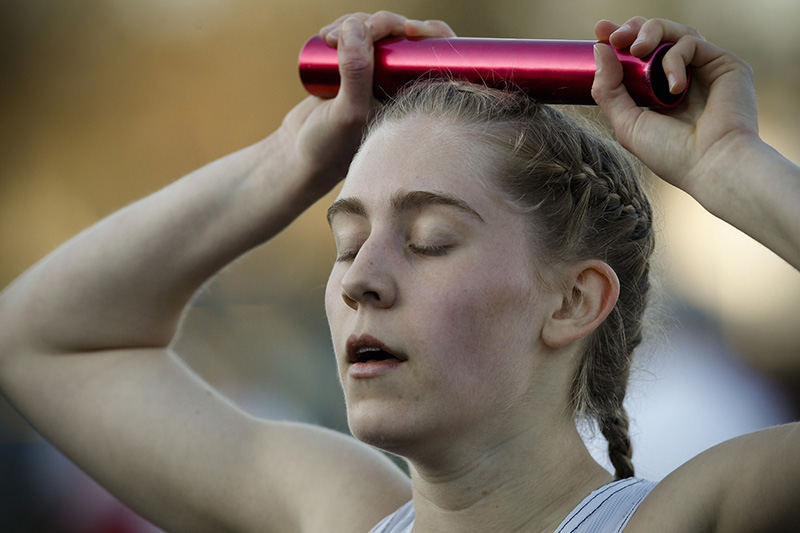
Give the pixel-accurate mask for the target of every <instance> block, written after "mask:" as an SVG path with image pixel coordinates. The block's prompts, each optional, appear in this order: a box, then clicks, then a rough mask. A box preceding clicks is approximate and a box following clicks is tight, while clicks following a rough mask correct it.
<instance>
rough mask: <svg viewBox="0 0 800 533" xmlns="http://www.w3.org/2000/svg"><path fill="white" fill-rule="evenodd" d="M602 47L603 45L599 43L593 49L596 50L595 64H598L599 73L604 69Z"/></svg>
mask: <svg viewBox="0 0 800 533" xmlns="http://www.w3.org/2000/svg"><path fill="white" fill-rule="evenodd" d="M600 46H601V45H600V44H599V43H595V45H594V47H593V49H594V62H595V63H596V64H597V72H600V69H601V68H602V61H600Z"/></svg>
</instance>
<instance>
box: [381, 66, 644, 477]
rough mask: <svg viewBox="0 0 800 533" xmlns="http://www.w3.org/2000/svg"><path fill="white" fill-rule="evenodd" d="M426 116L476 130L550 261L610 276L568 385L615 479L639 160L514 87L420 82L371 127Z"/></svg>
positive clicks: (622, 467) (638, 214) (640, 213)
mask: <svg viewBox="0 0 800 533" xmlns="http://www.w3.org/2000/svg"><path fill="white" fill-rule="evenodd" d="M410 116H427V117H432V118H434V119H437V120H441V121H444V122H445V123H452V124H453V125H454V126H462V127H465V128H466V129H465V130H464V131H466V132H468V133H470V134H471V135H475V136H477V138H478V139H481V140H482V141H483V142H485V143H486V144H487V145H488V146H489V147H490V148H491V149H492V151H493V152H494V153H495V154H496V155H497V156H498V157H497V158H496V161H497V162H498V164H497V174H496V176H495V178H496V185H497V187H498V188H499V190H500V191H501V192H502V193H504V194H505V196H506V197H507V198H508V200H509V201H510V202H511V203H512V204H513V205H515V206H516V207H517V208H519V209H521V210H522V211H524V212H526V213H527V214H528V215H529V216H530V217H531V218H532V221H533V223H534V226H533V228H535V232H534V234H535V238H534V241H535V244H534V245H535V246H537V249H538V250H539V251H540V252H541V253H540V255H542V256H544V257H545V258H546V260H547V262H548V265H550V266H557V265H558V264H566V263H570V262H573V261H580V260H583V259H590V258H594V259H600V260H602V261H604V262H606V263H607V264H608V265H609V266H611V268H613V269H614V271H615V272H616V274H617V277H618V278H619V281H620V296H619V300H618V301H617V304H616V305H615V307H614V309H613V310H612V312H611V314H610V315H609V316H608V318H607V319H606V320H605V321H604V322H603V323H602V324H601V325H600V326H599V327H598V328H597V329H596V330H595V331H594V332H593V333H592V334H591V336H590V338H589V339H588V342H587V343H586V347H585V350H584V353H583V354H582V357H581V359H580V362H579V364H578V367H577V369H576V372H575V374H574V376H573V379H572V384H571V390H570V408H571V409H572V414H573V415H574V416H575V418H576V419H588V420H595V421H596V422H597V424H598V427H599V428H600V430H601V432H602V433H603V436H604V437H605V438H606V440H607V441H608V454H609V457H610V459H611V463H612V464H613V466H614V468H615V471H616V477H617V478H618V479H621V478H625V477H630V476H633V474H634V470H633V464H632V462H631V457H632V448H631V442H630V438H629V435H628V415H627V413H626V411H625V408H624V407H623V400H624V398H625V392H626V389H627V383H628V375H629V373H630V367H631V362H632V358H633V351H634V349H635V348H636V347H637V346H638V345H639V343H640V342H641V340H642V317H643V313H644V309H645V307H646V301H647V294H648V291H649V288H650V281H649V258H650V255H651V253H652V250H653V246H654V238H653V231H652V213H651V208H650V203H649V202H648V200H647V197H646V196H645V194H644V192H643V190H642V188H641V186H640V185H639V182H638V178H639V174H640V170H639V169H640V167H639V165H638V163H637V162H636V161H635V160H634V159H633V157H632V156H630V155H629V154H628V153H627V152H626V151H624V150H623V149H622V148H621V147H620V146H619V145H617V144H616V143H614V142H613V141H610V140H607V139H604V138H602V136H600V135H597V134H594V133H592V132H589V131H588V130H587V129H586V128H585V127H582V126H578V125H577V123H576V122H575V121H573V120H572V119H570V118H568V117H566V116H565V115H564V114H563V113H561V112H560V111H558V110H557V109H555V108H553V107H550V106H546V105H541V104H537V103H536V102H534V101H532V100H531V99H530V98H528V97H527V96H526V95H524V94H522V93H520V92H517V91H501V90H496V89H489V88H486V87H483V86H478V85H473V84H468V83H463V82H456V81H432V82H419V83H417V84H414V85H412V86H410V87H409V88H407V89H406V90H405V91H404V92H402V93H401V94H400V95H399V96H398V97H397V98H396V99H394V100H393V101H392V102H390V103H389V104H387V105H386V106H384V107H383V108H382V109H381V110H380V111H379V113H378V114H377V116H376V117H375V119H374V120H373V122H372V125H371V127H370V128H369V129H368V132H367V135H369V132H370V131H373V130H374V129H375V128H376V127H377V126H379V125H381V124H383V123H386V122H392V121H398V120H401V119H403V118H407V117H410Z"/></svg>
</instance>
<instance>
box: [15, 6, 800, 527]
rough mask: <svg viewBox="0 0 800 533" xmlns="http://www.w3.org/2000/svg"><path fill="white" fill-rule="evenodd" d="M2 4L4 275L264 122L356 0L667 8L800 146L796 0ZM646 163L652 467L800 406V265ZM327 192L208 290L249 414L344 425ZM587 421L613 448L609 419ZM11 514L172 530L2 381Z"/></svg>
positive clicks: (563, 28)
mask: <svg viewBox="0 0 800 533" xmlns="http://www.w3.org/2000/svg"><path fill="white" fill-rule="evenodd" d="M0 6H2V7H0V136H2V137H1V139H0V286H5V285H7V284H8V283H10V282H11V281H12V280H13V279H14V278H15V277H17V276H18V275H19V274H21V273H22V272H23V271H24V270H25V269H26V268H27V267H28V266H30V265H31V264H33V263H35V262H36V261H37V260H38V259H40V258H41V257H42V256H44V255H45V254H46V253H48V252H49V251H50V250H52V249H53V248H54V247H56V246H57V245H58V244H59V243H61V242H63V241H64V240H66V239H68V238H69V237H70V236H72V235H74V234H75V233H77V232H79V231H80V230H81V229H83V228H85V227H87V226H88V225H90V224H92V223H93V222H95V221H97V220H98V219H100V218H102V217H103V216H105V215H107V214H109V213H111V212H112V211H114V210H116V209H117V208H120V207H122V206H124V205H126V204H127V203H130V202H132V201H133V200H135V199H137V198H139V197H141V196H143V195H146V194H148V193H151V192H153V191H155V190H157V189H159V188H160V187H162V186H164V185H166V184H168V183H170V182H171V181H172V180H174V179H176V178H178V177H180V176H181V175H183V174H185V173H187V172H189V171H191V170H193V169H195V168H197V167H198V166H201V165H203V164H204V163H207V162H209V161H211V160H213V159H215V158H217V157H220V156H222V155H224V154H226V153H228V152H231V151H233V150H236V149H238V148H240V147H243V146H246V145H248V144H251V143H253V142H255V141H257V140H259V139H260V138H262V137H263V136H265V135H267V134H268V133H269V132H271V131H272V130H273V129H274V128H276V127H277V126H278V124H279V123H280V121H281V119H282V117H283V116H284V114H285V113H286V112H287V111H288V110H289V109H290V108H291V107H292V106H293V105H294V104H295V103H296V102H298V101H299V100H300V99H301V98H303V97H304V92H303V89H302V86H301V85H300V82H299V79H298V75H297V64H296V63H297V54H298V52H299V50H300V47H301V46H302V44H303V43H304V42H305V40H306V39H307V38H308V37H309V36H311V35H312V34H314V33H315V32H317V31H318V29H319V28H320V27H321V26H323V25H325V24H327V23H329V22H330V21H332V20H334V19H335V18H336V17H338V16H339V15H341V14H343V13H345V12H349V11H375V10H378V9H389V10H394V11H399V12H401V13H404V14H407V15H408V16H409V17H412V18H419V19H426V18H441V19H444V20H447V21H448V22H449V23H450V24H451V26H452V27H453V28H454V29H455V31H456V32H457V33H458V34H459V35H462V36H476V37H517V38H552V39H591V38H593V32H592V28H593V24H594V22H595V21H596V20H598V19H600V18H608V19H611V20H614V21H617V22H623V21H624V20H626V19H627V18H629V17H630V16H632V15H634V14H642V15H645V16H663V17H668V18H673V19H676V20H678V21H681V22H685V23H687V24H690V25H692V26H695V27H697V28H698V29H700V31H701V32H702V33H703V35H704V36H705V37H706V38H708V39H709V40H712V41H714V42H716V43H718V44H720V45H721V46H723V47H724V48H727V49H730V50H732V51H734V52H735V53H736V54H738V55H740V56H742V57H743V58H745V59H746V60H747V61H749V62H750V64H751V65H752V66H753V68H754V70H755V74H756V82H757V92H758V97H759V111H760V121H761V122H760V127H761V132H762V135H763V137H764V138H765V139H766V140H767V141H768V142H770V143H771V144H772V145H773V146H774V147H776V148H777V149H778V150H780V151H781V152H783V153H784V154H785V155H787V156H788V157H789V158H790V159H793V160H794V161H800V143H799V142H798V141H799V140H800V101H799V100H798V98H797V95H798V94H800V67H799V66H798V65H800V39H798V37H797V32H796V29H795V28H794V27H793V21H796V20H798V18H800V3H798V2H796V1H794V0H764V1H762V2H749V1H745V0H727V1H724V2H723V1H722V0H714V1H705V2H674V1H673V0H636V1H633V0H624V1H616V2H596V1H588V0H566V1H562V2H545V1H536V0H524V1H522V0H495V1H494V2H482V1H474V0H462V1H455V0H453V1H444V0H442V1H436V0H426V1H422V0H407V1H404V2H400V1H388V0H387V1H382V2H377V1H367V0H365V1H361V2H355V1H350V0H340V1H338V2H323V1H305V2H304V1H300V2H298V1H296V0H294V1H289V0H265V1H244V0H196V1H195V0H192V1H190V0H139V1H137V2H131V1H128V0H71V1H70V2H55V1H45V0H26V1H22V0H17V1H13V0H0ZM793 35H794V37H792V36H793ZM648 179H649V180H650V181H651V182H652V188H653V193H654V202H655V203H656V204H657V206H658V207H657V208H658V210H659V213H660V220H659V235H658V239H659V250H658V257H657V263H658V269H657V270H658V274H659V279H660V282H659V285H660V287H659V290H658V291H657V292H658V294H657V298H656V302H655V306H654V310H655V312H654V313H653V314H654V318H653V320H652V327H651V330H652V331H651V334H650V336H649V339H648V341H647V342H646V344H645V345H644V346H643V347H642V349H641V350H640V353H639V360H638V364H637V371H636V372H635V374H634V376H633V380H632V384H631V391H630V394H629V400H628V406H629V409H630V411H631V413H632V417H633V419H634V421H633V426H632V434H633V438H634V446H635V450H636V453H635V456H634V459H635V464H636V466H637V472H638V474H639V475H641V476H644V477H649V478H652V479H659V478H661V477H663V476H664V475H666V473H668V472H669V471H671V470H672V469H674V468H675V467H676V466H678V465H679V464H681V463H682V462H684V461H685V460H686V459H688V458H690V457H692V456H693V455H695V454H697V453H698V452H699V451H701V450H703V449H705V448H707V447H709V446H711V445H713V444H715V443H717V442H719V441H721V440H725V439H727V438H730V437H732V436H735V435H739V434H742V433H745V432H748V431H752V430H755V429H758V428H761V427H764V426H768V425H773V424H776V423H780V422H785V421H789V420H792V419H797V416H798V413H799V412H800V318H798V317H800V274H798V273H797V272H796V271H794V270H793V269H792V268H791V267H789V266H788V265H787V264H786V263H785V262H784V261H782V260H781V259H779V258H777V257H775V256H774V255H773V254H772V253H770V252H769V251H767V250H766V249H764V248H763V247H762V246H760V245H758V244H756V243H754V242H753V241H752V240H750V239H749V238H747V237H745V236H744V235H742V234H741V233H739V232H738V231H736V230H735V229H732V228H731V227H729V226H727V225H725V224H724V223H721V222H718V221H716V220H714V219H713V218H712V217H711V216H710V215H708V214H707V213H705V212H704V211H703V210H702V209H701V208H700V207H698V206H697V205H696V204H695V203H694V202H693V201H692V200H691V199H689V198H688V197H687V196H686V195H684V194H683V193H681V192H680V191H677V190H675V189H673V188H670V187H668V186H666V185H663V184H661V183H659V182H658V181H657V180H654V179H652V178H648ZM334 194H335V193H334ZM331 198H332V197H328V198H326V199H325V200H323V201H321V202H319V203H318V204H317V205H315V206H314V207H313V208H311V209H310V210H309V211H308V212H307V213H306V214H304V215H303V216H302V217H301V218H300V219H299V220H298V221H297V222H296V223H295V224H294V225H293V226H291V227H290V228H289V229H287V230H286V231H284V232H283V233H282V234H281V235H280V236H279V237H278V238H276V239H275V240H274V241H273V242H270V243H269V244H267V245H265V246H263V247H261V248H259V249H257V250H255V251H253V252H252V253H250V254H249V255H247V256H245V257H244V258H242V259H240V260H239V261H237V262H236V263H234V264H233V265H231V266H229V267H228V268H226V269H225V270H224V271H223V272H221V273H220V274H219V275H218V276H217V277H216V278H215V279H214V281H213V282H211V283H210V284H209V285H208V286H207V287H206V288H205V289H204V290H203V291H202V292H201V293H200V294H199V295H197V297H196V298H195V299H194V301H193V303H192V305H191V307H190V309H189V311H188V314H187V316H186V320H185V323H184V326H183V329H182V332H181V335H180V338H179V339H178V340H177V342H176V349H177V350H178V351H179V353H181V355H183V356H184V357H185V359H186V360H187V361H188V363H189V364H190V365H191V366H192V367H193V368H194V369H195V370H196V371H197V372H198V373H199V374H200V375H202V376H203V377H204V378H205V379H207V380H208V381H210V382H211V383H213V384H214V385H215V386H216V387H217V388H219V389H220V390H222V391H223V392H224V393H225V394H227V395H228V396H229V397H231V398H232V399H233V400H235V401H236V402H237V403H239V404H240V405H241V406H243V407H244V408H245V409H246V410H248V411H250V412H253V413H255V414H258V415H262V416H268V417H276V418H283V419H295V420H305V421H310V422H315V423H319V424H324V425H326V426H329V427H333V428H336V429H339V430H342V431H347V428H346V422H345V417H344V411H343V402H342V400H341V393H340V391H339V388H338V382H337V379H336V375H335V370H334V363H333V360H332V356H331V353H332V351H331V349H330V345H329V336H328V331H327V325H326V320H325V316H324V312H323V306H322V299H323V290H324V285H325V280H326V276H327V273H328V269H329V267H330V264H331V262H332V259H333V256H334V252H333V247H332V242H331V239H330V236H329V234H328V229H327V226H326V223H325V222H324V210H325V209H326V208H327V205H329V203H330V201H331ZM187 238H190V236H188V235H187ZM300 250H302V253H298V251H300ZM586 433H587V441H589V443H590V447H591V448H592V450H593V452H594V453H596V454H597V455H598V457H599V458H600V459H601V460H604V451H603V449H602V447H603V442H602V438H601V437H594V436H593V435H592V432H591V430H589V429H587V432H586ZM0 530H2V531H97V532H100V531H109V532H110V531H114V532H138V531H142V532H144V531H157V530H156V529H155V528H153V526H150V525H149V524H148V523H147V522H145V521H144V520H142V519H139V518H138V517H136V516H135V515H134V514H133V513H132V512H130V511H128V510H127V509H126V508H125V507H124V506H123V505H121V504H119V503H118V502H117V501H116V500H115V499H114V498H113V497H112V496H110V495H109V494H107V493H106V492H105V491H104V490H103V489H101V488H99V487H98V486H97V485H95V484H94V483H93V482H92V481H90V480H88V479H87V478H86V477H85V476H84V475H83V474H82V473H81V472H80V470H78V469H77V468H76V467H74V466H73V465H72V464H71V463H70V462H69V461H68V460H67V459H65V458H64V457H62V456H61V455H60V454H59V453H58V452H56V451H55V450H54V449H52V448H51V447H50V446H49V445H48V444H47V443H45V442H44V441H42V440H41V438H40V437H38V435H37V434H36V433H35V431H34V430H32V429H31V428H30V427H29V426H28V425H27V424H26V423H25V422H24V420H23V419H22V418H21V417H20V416H19V415H18V414H16V412H15V411H14V410H13V408H12V407H11V406H10V405H8V404H7V403H2V400H0Z"/></svg>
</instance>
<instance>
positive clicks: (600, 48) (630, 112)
mask: <svg viewBox="0 0 800 533" xmlns="http://www.w3.org/2000/svg"><path fill="white" fill-rule="evenodd" d="M594 54H595V61H596V63H597V72H596V73H595V77H594V83H593V84H592V98H594V100H595V102H597V105H598V106H600V108H601V109H602V110H603V113H604V114H605V115H606V117H608V119H609V121H610V122H611V126H612V127H613V128H614V132H615V134H616V136H617V140H618V141H619V142H620V144H622V145H623V146H625V147H626V148H627V147H629V143H630V140H631V138H632V137H633V130H634V127H635V124H636V121H637V120H638V118H639V116H640V115H641V113H642V112H643V111H642V109H640V108H639V107H637V105H636V103H635V102H634V101H633V99H632V98H631V96H630V95H629V94H628V91H627V89H626V88H625V86H624V85H623V84H622V64H621V63H620V62H619V59H617V55H616V54H615V53H614V51H613V50H612V49H611V47H610V46H608V45H606V44H600V43H598V44H595V45H594Z"/></svg>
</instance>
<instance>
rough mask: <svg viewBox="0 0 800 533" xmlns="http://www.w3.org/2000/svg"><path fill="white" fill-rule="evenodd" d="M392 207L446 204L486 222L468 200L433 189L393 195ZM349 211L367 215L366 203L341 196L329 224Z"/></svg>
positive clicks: (401, 209) (405, 208)
mask: <svg viewBox="0 0 800 533" xmlns="http://www.w3.org/2000/svg"><path fill="white" fill-rule="evenodd" d="M391 203H392V209H393V210H394V211H396V212H398V213H403V212H407V211H413V210H415V209H423V208H425V207H428V206H435V205H444V206H449V207H455V208H456V209H458V210H460V211H463V212H464V213H466V214H468V215H470V216H472V217H475V218H477V219H478V220H480V221H481V222H484V220H483V217H482V216H481V215H480V214H478V212H477V211H475V210H474V209H472V208H471V207H470V206H469V205H468V204H467V203H466V202H464V201H463V200H460V199H459V198H456V197H455V196H450V195H449V194H444V193H440V192H432V191H410V192H406V193H399V194H397V195H395V196H393V197H392V202H391ZM340 213H347V214H350V215H356V216H360V217H364V218H366V217H367V209H366V207H365V206H364V203H363V202H362V201H361V200H359V199H358V198H340V199H339V200H336V201H335V202H333V203H332V204H331V206H330V207H329V208H328V224H331V223H332V222H333V218H334V217H335V216H336V215H338V214H340Z"/></svg>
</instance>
